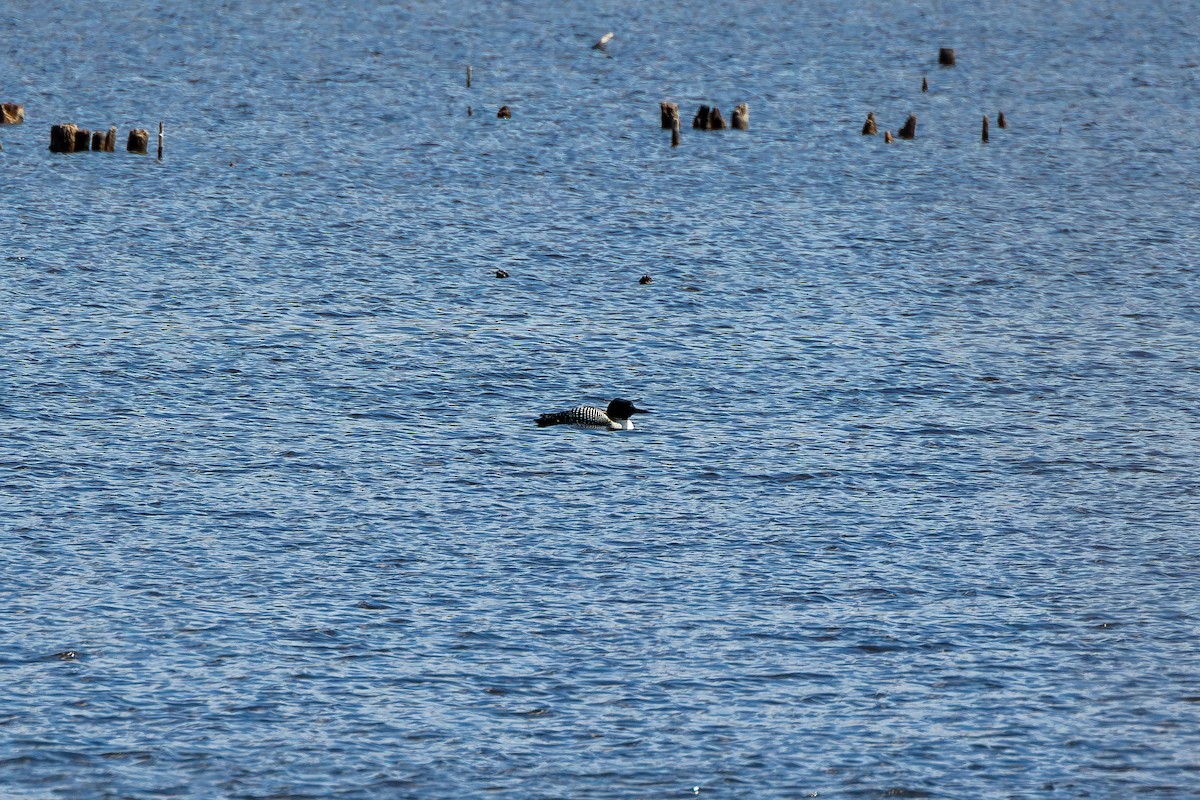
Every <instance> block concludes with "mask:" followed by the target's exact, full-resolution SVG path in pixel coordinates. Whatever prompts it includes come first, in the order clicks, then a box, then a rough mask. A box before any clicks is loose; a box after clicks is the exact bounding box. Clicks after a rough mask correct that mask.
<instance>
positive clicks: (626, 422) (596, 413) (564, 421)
mask: <svg viewBox="0 0 1200 800" xmlns="http://www.w3.org/2000/svg"><path fill="white" fill-rule="evenodd" d="M649 413H650V412H649V411H647V410H646V409H644V408H637V407H636V406H634V404H633V403H631V402H629V401H628V400H625V399H622V398H620V397H618V398H617V399H616V400H613V401H612V402H611V403H609V404H608V408H607V409H604V408H597V407H596V406H576V407H575V408H572V409H570V410H568V411H555V412H553V413H550V414H542V415H541V416H540V417H538V419H537V424H538V427H539V428H545V427H547V426H550V425H570V426H571V427H573V428H588V429H591V430H601V431H631V430H633V420H631V419H630V417H632V416H633V415H634V414H649Z"/></svg>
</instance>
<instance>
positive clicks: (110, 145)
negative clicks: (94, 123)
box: [104, 125, 117, 153]
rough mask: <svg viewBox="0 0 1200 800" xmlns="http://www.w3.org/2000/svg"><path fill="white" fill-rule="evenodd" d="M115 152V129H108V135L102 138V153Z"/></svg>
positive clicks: (114, 127)
mask: <svg viewBox="0 0 1200 800" xmlns="http://www.w3.org/2000/svg"><path fill="white" fill-rule="evenodd" d="M116 150H117V127H116V126H115V125H114V126H113V127H111V128H109V129H108V133H107V134H105V136H104V152H106V153H115V152H116Z"/></svg>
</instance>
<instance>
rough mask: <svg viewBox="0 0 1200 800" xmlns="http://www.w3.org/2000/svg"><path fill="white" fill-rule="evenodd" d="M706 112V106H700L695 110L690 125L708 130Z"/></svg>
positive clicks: (707, 109) (707, 111)
mask: <svg viewBox="0 0 1200 800" xmlns="http://www.w3.org/2000/svg"><path fill="white" fill-rule="evenodd" d="M708 114H709V108H708V106H705V105H702V106H700V108H699V109H698V110H697V111H696V116H694V117H692V127H693V128H696V129H698V130H702V131H706V130H708Z"/></svg>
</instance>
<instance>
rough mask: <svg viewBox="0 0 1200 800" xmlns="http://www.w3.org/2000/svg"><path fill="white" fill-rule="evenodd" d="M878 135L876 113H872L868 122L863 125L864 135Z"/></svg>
mask: <svg viewBox="0 0 1200 800" xmlns="http://www.w3.org/2000/svg"><path fill="white" fill-rule="evenodd" d="M877 133H879V129H878V128H877V127H875V112H874V111H870V112H868V113H867V121H866V122H864V123H863V126H862V135H863V136H874V135H875V134H877Z"/></svg>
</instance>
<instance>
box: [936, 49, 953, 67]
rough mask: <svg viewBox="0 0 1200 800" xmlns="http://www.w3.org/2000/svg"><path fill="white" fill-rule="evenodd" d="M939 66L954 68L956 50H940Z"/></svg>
mask: <svg viewBox="0 0 1200 800" xmlns="http://www.w3.org/2000/svg"><path fill="white" fill-rule="evenodd" d="M938 64H940V65H941V66H943V67H953V66H954V48H953V47H943V48H941V49H939V50H938Z"/></svg>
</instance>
